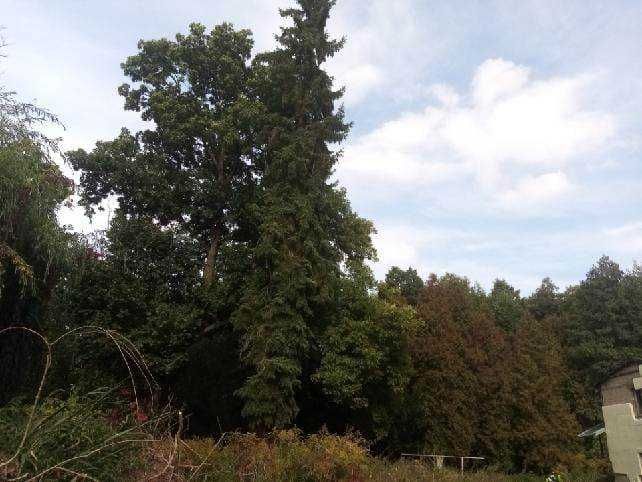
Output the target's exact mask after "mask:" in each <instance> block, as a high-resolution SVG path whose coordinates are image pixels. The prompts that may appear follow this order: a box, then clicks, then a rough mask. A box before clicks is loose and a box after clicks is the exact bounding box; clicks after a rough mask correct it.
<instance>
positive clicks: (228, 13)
mask: <svg viewBox="0 0 642 482" xmlns="http://www.w3.org/2000/svg"><path fill="white" fill-rule="evenodd" d="M0 6H1V7H2V8H1V9H0V11H2V16H1V17H0V25H1V26H2V27H4V30H3V32H2V36H3V37H4V39H5V41H6V42H7V43H8V46H7V47H6V49H5V54H7V57H6V58H4V59H2V61H1V62H0V84H2V85H4V86H5V87H7V88H9V89H11V90H15V91H17V92H18V95H19V97H20V98H21V99H22V100H25V101H35V102H37V103H38V104H39V105H41V106H44V107H47V108H48V109H50V110H51V111H53V112H55V113H56V114H57V115H58V116H59V117H60V118H61V120H62V122H63V124H64V126H65V129H64V130H62V129H57V130H53V131H51V132H53V133H55V134H56V135H60V136H61V137H62V146H63V148H64V149H75V148H79V147H82V148H85V149H91V148H92V147H93V145H94V143H95V142H96V141H97V140H109V139H112V138H113V137H115V136H116V135H117V134H118V132H119V131H120V128H121V127H128V128H130V129H132V130H136V129H139V128H141V127H142V126H143V124H142V122H141V121H140V120H139V119H138V117H137V115H136V114H135V113H131V112H125V111H124V110H123V102H122V99H121V98H120V97H119V96H118V94H117V92H116V89H117V87H118V86H119V85H120V84H122V83H123V82H125V81H126V80H127V79H125V78H124V77H123V75H122V71H121V69H120V63H121V62H122V61H123V60H124V59H125V58H126V57H127V56H128V55H132V54H134V53H136V43H137V41H138V40H139V39H141V38H142V39H152V38H159V37H172V36H173V35H174V34H176V33H178V32H186V30H187V27H188V25H189V23H190V22H193V21H198V22H200V23H203V24H205V25H206V26H208V27H211V26H213V25H216V24H218V23H221V22H223V21H229V22H232V23H233V24H234V25H235V27H237V28H249V29H251V30H252V31H253V33H254V39H255V51H256V52H259V51H262V50H266V49H269V48H271V47H273V46H274V38H273V34H274V33H275V32H277V31H278V27H279V25H280V24H281V19H280V17H279V15H278V8H279V7H286V6H288V0H278V1H277V0H210V1H205V0H200V1H196V0H181V1H180V2H178V1H169V0H156V1H151V0H146V1H138V0H111V1H109V2H102V1H81V0H56V1H48V0H40V1H35V0H0ZM329 30H330V32H331V33H332V34H333V35H335V36H337V37H339V36H344V35H345V37H346V45H345V48H344V49H343V50H342V51H341V52H340V53H339V54H338V55H337V56H336V57H335V58H333V59H332V60H331V61H330V62H329V63H328V65H327V68H328V70H329V72H330V73H331V74H332V75H333V76H334V78H335V81H336V85H337V86H342V85H343V86H345V88H346V94H345V97H344V99H343V102H344V104H345V108H346V114H347V117H348V119H349V120H350V121H352V122H353V123H354V126H353V129H352V132H351V135H350V137H349V138H348V140H347V141H346V142H344V143H343V145H341V146H340V148H341V149H342V150H343V153H344V154H343V158H342V160H341V161H340V163H339V164H338V166H337V169H336V173H335V177H336V180H337V181H338V183H339V184H340V185H341V186H343V187H345V188H346V189H347V191H348V195H349V198H350V200H351V202H352V205H353V207H354V209H355V210H356V211H357V212H358V213H359V214H360V215H361V216H363V217H366V218H368V219H370V220H372V221H373V222H374V224H375V227H376V229H377V233H376V235H375V236H374V238H373V240H374V243H375V246H376V248H377V250H378V257H379V260H378V261H377V262H376V263H374V265H373V269H374V272H375V274H376V275H377V277H379V278H382V277H383V276H384V275H385V272H386V271H387V270H388V268H389V267H390V266H393V265H398V266H401V267H402V268H406V267H408V266H412V267H414V268H416V269H417V270H418V272H419V273H420V275H421V276H422V277H426V276H428V274H429V273H433V272H434V273H438V274H443V273H446V272H451V273H456V274H459V275H463V276H467V277H468V278H469V279H470V280H472V281H473V282H479V283H480V284H481V285H482V286H483V287H485V288H490V287H491V286H492V283H493V280H494V279H496V278H502V279H505V280H506V281H507V282H509V283H510V284H512V285H513V286H515V287H516V288H518V289H520V290H522V292H523V293H524V294H528V293H530V292H531V291H532V290H533V289H535V288H536V287H537V286H538V285H539V283H540V281H541V280H542V278H544V277H546V276H548V277H550V278H552V280H553V281H554V282H555V283H556V284H557V285H558V286H559V287H560V288H562V289H563V288H565V287H566V286H568V285H570V284H573V283H577V282H578V281H579V280H581V279H583V277H584V276H585V273H586V272H587V271H588V270H589V269H590V267H591V265H592V264H593V263H594V262H595V261H596V260H597V259H598V258H599V257H600V256H601V255H603V254H607V255H609V256H610V257H611V258H613V259H614V260H615V261H617V262H619V263H620V264H621V266H623V267H624V268H630V267H631V266H632V265H633V263H634V262H635V261H636V260H640V258H641V256H640V254H641V253H642V211H641V210H640V206H642V189H640V185H641V181H642V162H640V161H641V155H642V138H641V135H642V129H641V127H642V55H640V46H641V45H642V2H641V1H632V0H630V1H624V0H622V1H618V0H611V1H609V2H603V1H588V0H582V1H573V0H565V1H564V2H559V1H557V0H556V1H548V0H538V1H530V0H516V1H492V0H488V1H473V0H466V1H463V0H462V1H457V0H450V1H448V2H444V1H441V0H394V1H389V0H368V1H365V0H339V1H338V3H337V6H336V7H335V9H334V10H333V14H332V18H331V21H330V24H329ZM67 169H68V168H67ZM76 179H78V176H77V175H76ZM60 218H61V220H62V222H63V223H65V224H68V225H70V226H71V227H72V228H73V229H75V230H78V231H84V232H87V231H91V230H93V229H102V228H104V227H105V225H106V223H107V222H108V215H103V216H99V217H96V218H95V219H93V220H89V219H87V218H86V217H85V216H84V214H83V211H82V210H81V209H65V210H63V211H62V212H61V213H60Z"/></svg>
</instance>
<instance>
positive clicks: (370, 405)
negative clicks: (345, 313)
mask: <svg viewBox="0 0 642 482" xmlns="http://www.w3.org/2000/svg"><path fill="white" fill-rule="evenodd" d="M367 309H368V313H366V314H365V315H364V316H363V317H361V318H359V319H356V320H355V319H347V320H344V321H342V322H341V323H340V324H339V325H337V326H333V327H331V328H330V329H329V330H328V331H327V333H326V335H325V338H324V340H323V342H322V345H321V350H322V353H323V356H322V361H321V366H320V368H319V370H318V372H317V373H316V375H315V379H316V380H318V381H320V382H321V384H322V386H323V390H324V392H325V393H326V394H327V395H328V396H329V397H330V398H331V399H332V400H333V401H334V402H336V403H339V404H342V405H343V406H346V407H349V408H350V409H351V410H354V411H356V412H357V416H356V417H355V421H357V420H358V421H359V422H360V423H359V424H358V425H357V427H358V428H359V430H360V431H361V432H362V433H365V434H368V435H369V436H370V437H372V438H373V439H375V440H380V439H382V438H384V437H387V436H390V435H391V432H393V431H394V426H395V422H396V412H397V411H398V410H400V408H401V406H402V405H403V399H404V394H405V391H406V389H407V388H408V385H409V382H410V378H411V375H412V359H411V356H410V350H409V346H410V343H411V339H412V338H413V337H414V335H415V333H416V332H417V330H418V329H419V326H420V322H419V320H417V318H416V316H415V312H414V310H412V309H411V308H410V307H407V306H401V307H400V306H395V305H394V304H392V303H389V302H387V301H385V300H381V299H378V298H373V299H371V300H368V306H367Z"/></svg>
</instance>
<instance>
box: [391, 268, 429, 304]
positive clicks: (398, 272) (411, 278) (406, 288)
mask: <svg viewBox="0 0 642 482" xmlns="http://www.w3.org/2000/svg"><path fill="white" fill-rule="evenodd" d="M386 284H387V285H389V286H391V287H393V288H396V289H398V290H399V293H401V296H403V298H404V299H405V300H406V302H407V303H408V304H410V305H412V306H416V305H417V302H418V301H419V292H420V291H421V288H423V286H424V282H423V281H422V280H421V278H420V277H419V275H418V274H417V270H415V269H413V268H408V269H407V270H405V271H404V270H402V269H401V268H399V267H397V266H393V267H392V268H390V270H388V272H387V273H386Z"/></svg>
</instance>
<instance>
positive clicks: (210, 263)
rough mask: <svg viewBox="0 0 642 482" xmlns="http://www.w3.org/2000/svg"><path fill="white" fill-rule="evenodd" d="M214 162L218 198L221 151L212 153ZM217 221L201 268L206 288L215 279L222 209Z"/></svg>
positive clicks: (221, 182)
mask: <svg viewBox="0 0 642 482" xmlns="http://www.w3.org/2000/svg"><path fill="white" fill-rule="evenodd" d="M213 157H214V161H215V163H216V183H217V185H218V195H219V198H223V196H224V192H223V191H224V190H225V189H224V188H225V183H226V180H225V163H224V156H223V152H222V149H220V150H217V151H214V155H213ZM219 209H220V212H219V219H217V220H216V221H215V222H214V225H213V226H212V229H211V231H210V248H209V250H208V251H207V258H205V266H204V268H203V281H204V284H205V286H206V287H209V286H211V285H212V283H213V282H214V279H215V278H216V258H217V257H218V252H219V249H220V247H221V242H222V238H223V223H224V220H223V209H222V208H219Z"/></svg>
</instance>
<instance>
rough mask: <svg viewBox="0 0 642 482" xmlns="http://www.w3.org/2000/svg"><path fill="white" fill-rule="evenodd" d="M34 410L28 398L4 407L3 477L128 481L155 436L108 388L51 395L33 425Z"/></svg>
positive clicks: (0, 424)
mask: <svg viewBox="0 0 642 482" xmlns="http://www.w3.org/2000/svg"><path fill="white" fill-rule="evenodd" d="M31 411H32V404H30V403H25V401H23V400H15V401H13V402H12V403H10V404H9V405H6V406H5V407H2V408H0V480H4V479H3V477H5V478H9V479H10V478H19V479H20V480H23V479H24V480H32V479H33V480H52V479H53V480H67V479H74V478H76V480H92V479H97V480H100V481H118V480H123V478H122V475H123V474H124V472H125V471H126V470H129V469H131V468H133V467H134V466H135V465H136V463H137V461H138V460H139V456H138V454H139V453H140V448H141V447H140V446H141V444H144V443H145V442H147V441H149V440H150V439H151V438H152V437H151V435H150V432H151V430H150V429H151V425H150V421H145V422H140V421H137V420H136V417H135V416H134V414H133V413H132V410H131V409H130V408H129V407H128V406H127V404H126V403H125V402H124V401H118V400H117V398H116V397H113V396H112V391H109V390H96V391H93V392H91V393H89V394H86V395H79V394H77V393H71V394H70V395H69V396H68V397H66V398H64V399H62V398H55V397H49V398H47V399H45V400H43V401H42V402H41V403H39V404H38V405H37V406H36V409H35V411H34V413H33V417H32V419H31V423H29V419H30V414H31Z"/></svg>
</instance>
